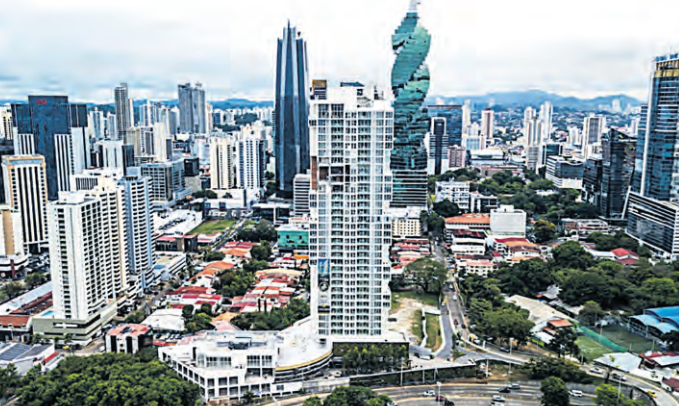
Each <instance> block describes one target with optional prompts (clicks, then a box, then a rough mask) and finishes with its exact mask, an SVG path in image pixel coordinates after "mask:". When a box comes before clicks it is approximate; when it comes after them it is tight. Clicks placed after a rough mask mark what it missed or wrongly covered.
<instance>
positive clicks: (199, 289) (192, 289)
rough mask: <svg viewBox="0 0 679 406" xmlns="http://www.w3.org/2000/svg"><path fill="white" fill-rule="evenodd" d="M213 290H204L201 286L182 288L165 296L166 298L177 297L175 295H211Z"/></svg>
mask: <svg viewBox="0 0 679 406" xmlns="http://www.w3.org/2000/svg"><path fill="white" fill-rule="evenodd" d="M214 291H215V290H214V289H212V288H204V287H202V286H182V287H180V288H179V289H177V290H175V291H172V292H169V293H168V294H167V295H168V296H177V295H187V294H189V295H191V294H193V295H202V294H211V293H212V292H214Z"/></svg>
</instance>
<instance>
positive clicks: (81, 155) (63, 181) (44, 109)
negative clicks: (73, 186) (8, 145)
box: [12, 96, 90, 200]
mask: <svg viewBox="0 0 679 406" xmlns="http://www.w3.org/2000/svg"><path fill="white" fill-rule="evenodd" d="M12 116H13V118H14V124H15V127H16V129H17V131H16V136H15V137H14V153H15V154H17V155H32V154H39V155H42V156H43V157H45V169H46V175H47V196H48V198H49V199H50V200H56V199H57V197H58V193H59V192H60V191H68V190H70V177H71V175H73V174H77V173H80V172H82V170H83V169H85V168H87V167H88V166H89V164H90V140H89V137H88V131H87V106H85V105H84V104H69V102H68V97H66V96H29V97H28V104H13V105H12Z"/></svg>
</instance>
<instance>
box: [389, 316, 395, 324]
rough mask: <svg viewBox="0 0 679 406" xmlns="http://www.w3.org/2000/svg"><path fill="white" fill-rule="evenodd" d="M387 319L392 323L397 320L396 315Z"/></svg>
mask: <svg viewBox="0 0 679 406" xmlns="http://www.w3.org/2000/svg"><path fill="white" fill-rule="evenodd" d="M387 321H388V322H390V323H393V322H395V321H396V317H389V318H388V319H387Z"/></svg>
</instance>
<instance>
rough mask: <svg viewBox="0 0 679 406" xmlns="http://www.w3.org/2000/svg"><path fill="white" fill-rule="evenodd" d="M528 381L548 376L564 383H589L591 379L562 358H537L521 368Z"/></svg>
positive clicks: (577, 367) (573, 364)
mask: <svg viewBox="0 0 679 406" xmlns="http://www.w3.org/2000/svg"><path fill="white" fill-rule="evenodd" d="M521 370H522V371H523V372H525V373H526V374H527V375H528V376H529V377H530V379H536V380H542V379H545V378H548V377H550V376H555V377H558V378H561V379H562V380H564V381H565V382H576V383H585V384H586V383H590V382H592V381H593V378H592V377H591V376H589V375H587V373H586V372H585V371H583V370H581V369H580V367H579V366H577V365H576V364H575V363H573V362H571V361H568V360H567V359H564V358H538V359H537V360H531V361H530V362H527V363H525V364H523V365H522V366H521Z"/></svg>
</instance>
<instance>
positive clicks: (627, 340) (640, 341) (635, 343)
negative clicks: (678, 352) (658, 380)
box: [594, 326, 657, 354]
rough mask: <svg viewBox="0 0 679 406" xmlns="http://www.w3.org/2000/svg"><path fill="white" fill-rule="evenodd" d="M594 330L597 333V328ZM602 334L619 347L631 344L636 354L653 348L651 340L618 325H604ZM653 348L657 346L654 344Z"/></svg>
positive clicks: (628, 346) (626, 346)
mask: <svg viewBox="0 0 679 406" xmlns="http://www.w3.org/2000/svg"><path fill="white" fill-rule="evenodd" d="M594 331H596V332H597V333H598V332H599V330H598V329H595V330H594ZM603 335H604V336H606V338H608V339H609V340H611V341H613V342H614V343H616V344H618V345H619V346H621V347H624V348H627V349H629V348H630V345H631V346H632V352H634V353H637V354H639V353H642V352H646V351H651V350H652V349H653V348H654V346H653V344H652V343H651V341H649V340H647V339H645V338H643V337H641V336H638V335H636V334H634V333H630V332H629V331H627V330H625V329H624V328H623V327H620V326H607V327H604V328H603ZM655 348H656V349H657V346H655Z"/></svg>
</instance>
